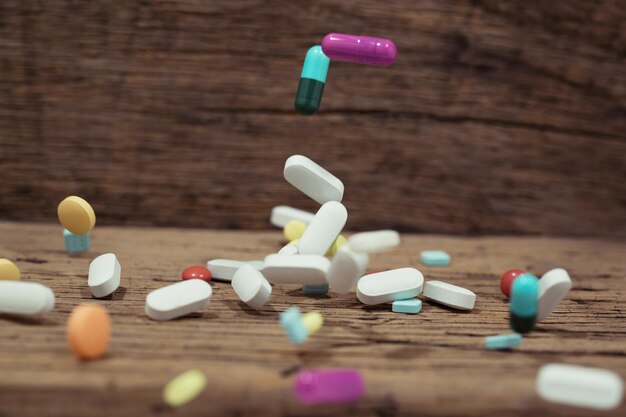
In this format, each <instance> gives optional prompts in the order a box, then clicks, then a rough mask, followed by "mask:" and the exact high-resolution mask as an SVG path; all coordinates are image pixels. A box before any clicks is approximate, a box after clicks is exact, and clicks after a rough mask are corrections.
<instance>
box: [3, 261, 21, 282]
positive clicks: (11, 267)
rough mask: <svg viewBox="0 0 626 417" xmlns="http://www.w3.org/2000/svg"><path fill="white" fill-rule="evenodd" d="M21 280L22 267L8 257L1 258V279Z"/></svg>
mask: <svg viewBox="0 0 626 417" xmlns="http://www.w3.org/2000/svg"><path fill="white" fill-rule="evenodd" d="M2 279H5V280H10V281H19V280H20V269H19V268H18V267H17V265H15V264H14V263H13V262H11V261H9V260H8V259H4V258H0V280H2Z"/></svg>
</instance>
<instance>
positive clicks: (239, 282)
mask: <svg viewBox="0 0 626 417" xmlns="http://www.w3.org/2000/svg"><path fill="white" fill-rule="evenodd" d="M230 284H231V285H232V287H233V289H234V290H235V292H236V293H237V296H238V297H239V299H240V300H241V301H243V302H244V303H246V304H248V305H249V306H250V307H252V308H254V309H257V310H258V309H260V308H261V307H263V306H264V305H265V304H267V302H268V301H269V299H270V295H271V294H272V286H271V285H270V283H269V282H267V280H266V279H265V277H264V276H263V274H262V273H260V272H259V271H257V270H256V269H254V267H252V266H251V265H244V266H242V267H241V268H239V269H238V270H237V272H235V275H234V276H233V280H232V281H231V283H230Z"/></svg>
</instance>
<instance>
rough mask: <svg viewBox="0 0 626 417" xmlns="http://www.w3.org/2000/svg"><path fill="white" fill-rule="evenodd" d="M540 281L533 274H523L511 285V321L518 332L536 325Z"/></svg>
mask: <svg viewBox="0 0 626 417" xmlns="http://www.w3.org/2000/svg"><path fill="white" fill-rule="evenodd" d="M538 298H539V281H538V279H537V277H536V276H534V275H532V274H528V273H526V274H522V275H520V276H519V277H517V278H516V279H515V281H513V285H512V286H511V302H510V303H509V308H510V322H511V329H513V331H514V332H517V333H522V334H523V333H528V332H530V331H531V330H532V329H533V328H534V327H535V320H536V317H537V304H538Z"/></svg>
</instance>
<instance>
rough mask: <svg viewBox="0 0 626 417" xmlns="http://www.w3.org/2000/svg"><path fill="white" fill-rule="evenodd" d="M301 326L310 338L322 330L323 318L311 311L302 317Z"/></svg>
mask: <svg viewBox="0 0 626 417" xmlns="http://www.w3.org/2000/svg"><path fill="white" fill-rule="evenodd" d="M302 324H303V325H304V327H306V330H307V332H308V333H309V336H310V335H312V334H313V333H315V332H317V331H318V330H319V329H321V328H322V324H324V317H323V316H322V315H321V314H320V313H319V312H317V311H311V312H310V313H306V314H305V315H303V316H302Z"/></svg>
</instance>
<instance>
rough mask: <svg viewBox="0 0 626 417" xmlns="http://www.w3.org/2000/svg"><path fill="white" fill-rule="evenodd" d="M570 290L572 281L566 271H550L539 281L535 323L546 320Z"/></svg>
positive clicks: (556, 269) (559, 269) (560, 269)
mask: <svg viewBox="0 0 626 417" xmlns="http://www.w3.org/2000/svg"><path fill="white" fill-rule="evenodd" d="M571 288H572V280H571V278H570V277H569V274H568V273H567V271H566V270H564V269H562V268H555V269H551V270H550V271H548V272H546V273H545V274H543V276H542V277H541V279H540V280H539V312H538V313H537V321H541V320H544V319H546V318H547V317H548V316H549V315H550V314H551V313H552V311H554V309H555V308H556V306H558V305H559V303H560V302H561V300H563V298H565V296H566V295H567V293H568V292H569V290H570V289H571Z"/></svg>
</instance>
